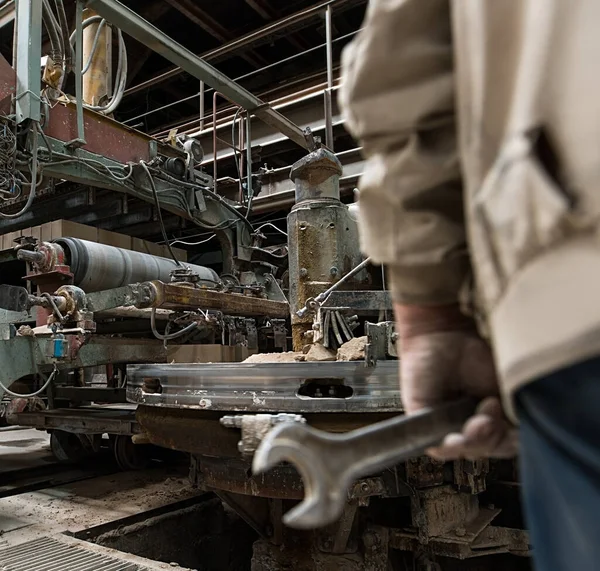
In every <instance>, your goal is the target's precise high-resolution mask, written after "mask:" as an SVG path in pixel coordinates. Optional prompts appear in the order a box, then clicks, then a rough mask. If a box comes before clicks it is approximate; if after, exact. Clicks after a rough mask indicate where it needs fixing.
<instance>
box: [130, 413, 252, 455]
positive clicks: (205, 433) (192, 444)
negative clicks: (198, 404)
mask: <svg viewBox="0 0 600 571" xmlns="http://www.w3.org/2000/svg"><path fill="white" fill-rule="evenodd" d="M219 417H220V415H219V414H216V413H203V414H202V415H199V414H197V413H195V411H188V410H183V409H181V410H179V409H166V408H158V407H148V406H138V408H137V412H136V419H137V421H138V422H139V424H140V426H141V427H142V430H143V432H144V434H146V435H147V436H148V438H149V439H150V441H151V442H152V444H156V445H157V446H163V447H164V448H171V449H172V450H181V451H182V452H189V453H191V454H203V455H207V456H219V457H222V458H237V457H238V456H239V452H238V449H237V444H238V441H239V439H240V435H239V433H236V432H235V431H234V430H229V429H227V428H224V427H223V426H221V425H220V424H219Z"/></svg>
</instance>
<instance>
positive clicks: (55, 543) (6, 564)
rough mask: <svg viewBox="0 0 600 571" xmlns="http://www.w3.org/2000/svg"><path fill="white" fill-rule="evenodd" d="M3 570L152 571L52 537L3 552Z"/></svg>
mask: <svg viewBox="0 0 600 571" xmlns="http://www.w3.org/2000/svg"><path fill="white" fill-rule="evenodd" d="M0 571H150V570H149V569H148V568H147V567H142V566H140V565H138V564H137V563H132V562H131V561H124V560H122V559H118V558H116V557H109V556H106V555H102V554H100V553H97V552H96V551H92V550H91V549H86V548H85V547H84V546H80V545H71V544H69V543H64V542H62V541H59V540H57V539H54V538H52V537H40V538H38V539H34V540H33V541H27V542H25V543H21V544H20V545H15V546H13V547H8V548H6V549H2V550H0Z"/></svg>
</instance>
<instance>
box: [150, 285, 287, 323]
mask: <svg viewBox="0 0 600 571" xmlns="http://www.w3.org/2000/svg"><path fill="white" fill-rule="evenodd" d="M150 283H151V284H152V287H153V290H154V296H155V298H154V299H155V301H154V303H153V306H154V307H160V308H162V309H186V308H189V309H198V308H202V309H216V310H219V311H223V312H224V313H228V314H230V315H240V316H248V317H253V316H256V317H281V318H285V317H287V316H288V315H289V311H290V310H289V305H288V304H287V303H286V302H284V301H274V300H270V299H264V298H260V297H251V296H246V295H242V294H238V293H225V292H220V291H215V290H211V289H203V288H191V287H187V286H182V285H177V284H167V283H162V282H159V281H153V282H150Z"/></svg>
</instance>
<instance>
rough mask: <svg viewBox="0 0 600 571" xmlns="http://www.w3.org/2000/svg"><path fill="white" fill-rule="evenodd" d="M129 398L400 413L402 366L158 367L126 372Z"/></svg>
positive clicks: (256, 408)
mask: <svg viewBox="0 0 600 571" xmlns="http://www.w3.org/2000/svg"><path fill="white" fill-rule="evenodd" d="M127 378H128V381H127V399H128V400H129V401H130V402H136V403H138V404H145V405H150V406H163V407H175V408H188V409H197V410H218V411H241V412H295V413H308V412H320V413H323V412H398V411H399V410H400V391H399V383H398V362H397V361H380V362H379V363H377V366H376V367H374V368H367V367H365V365H364V362H361V361H356V362H320V363H219V364H200V363H198V364H194V363H189V364H188V363H181V364H169V365H164V364H153V365H131V366H129V367H128V368H127Z"/></svg>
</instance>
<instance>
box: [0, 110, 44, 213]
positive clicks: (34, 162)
mask: <svg viewBox="0 0 600 571" xmlns="http://www.w3.org/2000/svg"><path fill="white" fill-rule="evenodd" d="M32 123H33V128H32V129H31V131H30V134H31V136H32V137H33V142H32V144H31V187H30V189H29V196H28V197H27V202H26V203H25V206H23V208H22V209H21V210H19V212H15V213H14V214H6V213H5V212H0V218H5V219H13V218H18V217H19V216H22V215H23V214H25V212H27V211H28V210H29V209H30V208H31V204H32V203H33V199H34V198H35V195H36V188H37V185H38V181H37V176H38V156H37V155H38V131H39V130H40V129H41V127H40V124H39V123H38V122H37V121H33V122H32Z"/></svg>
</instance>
